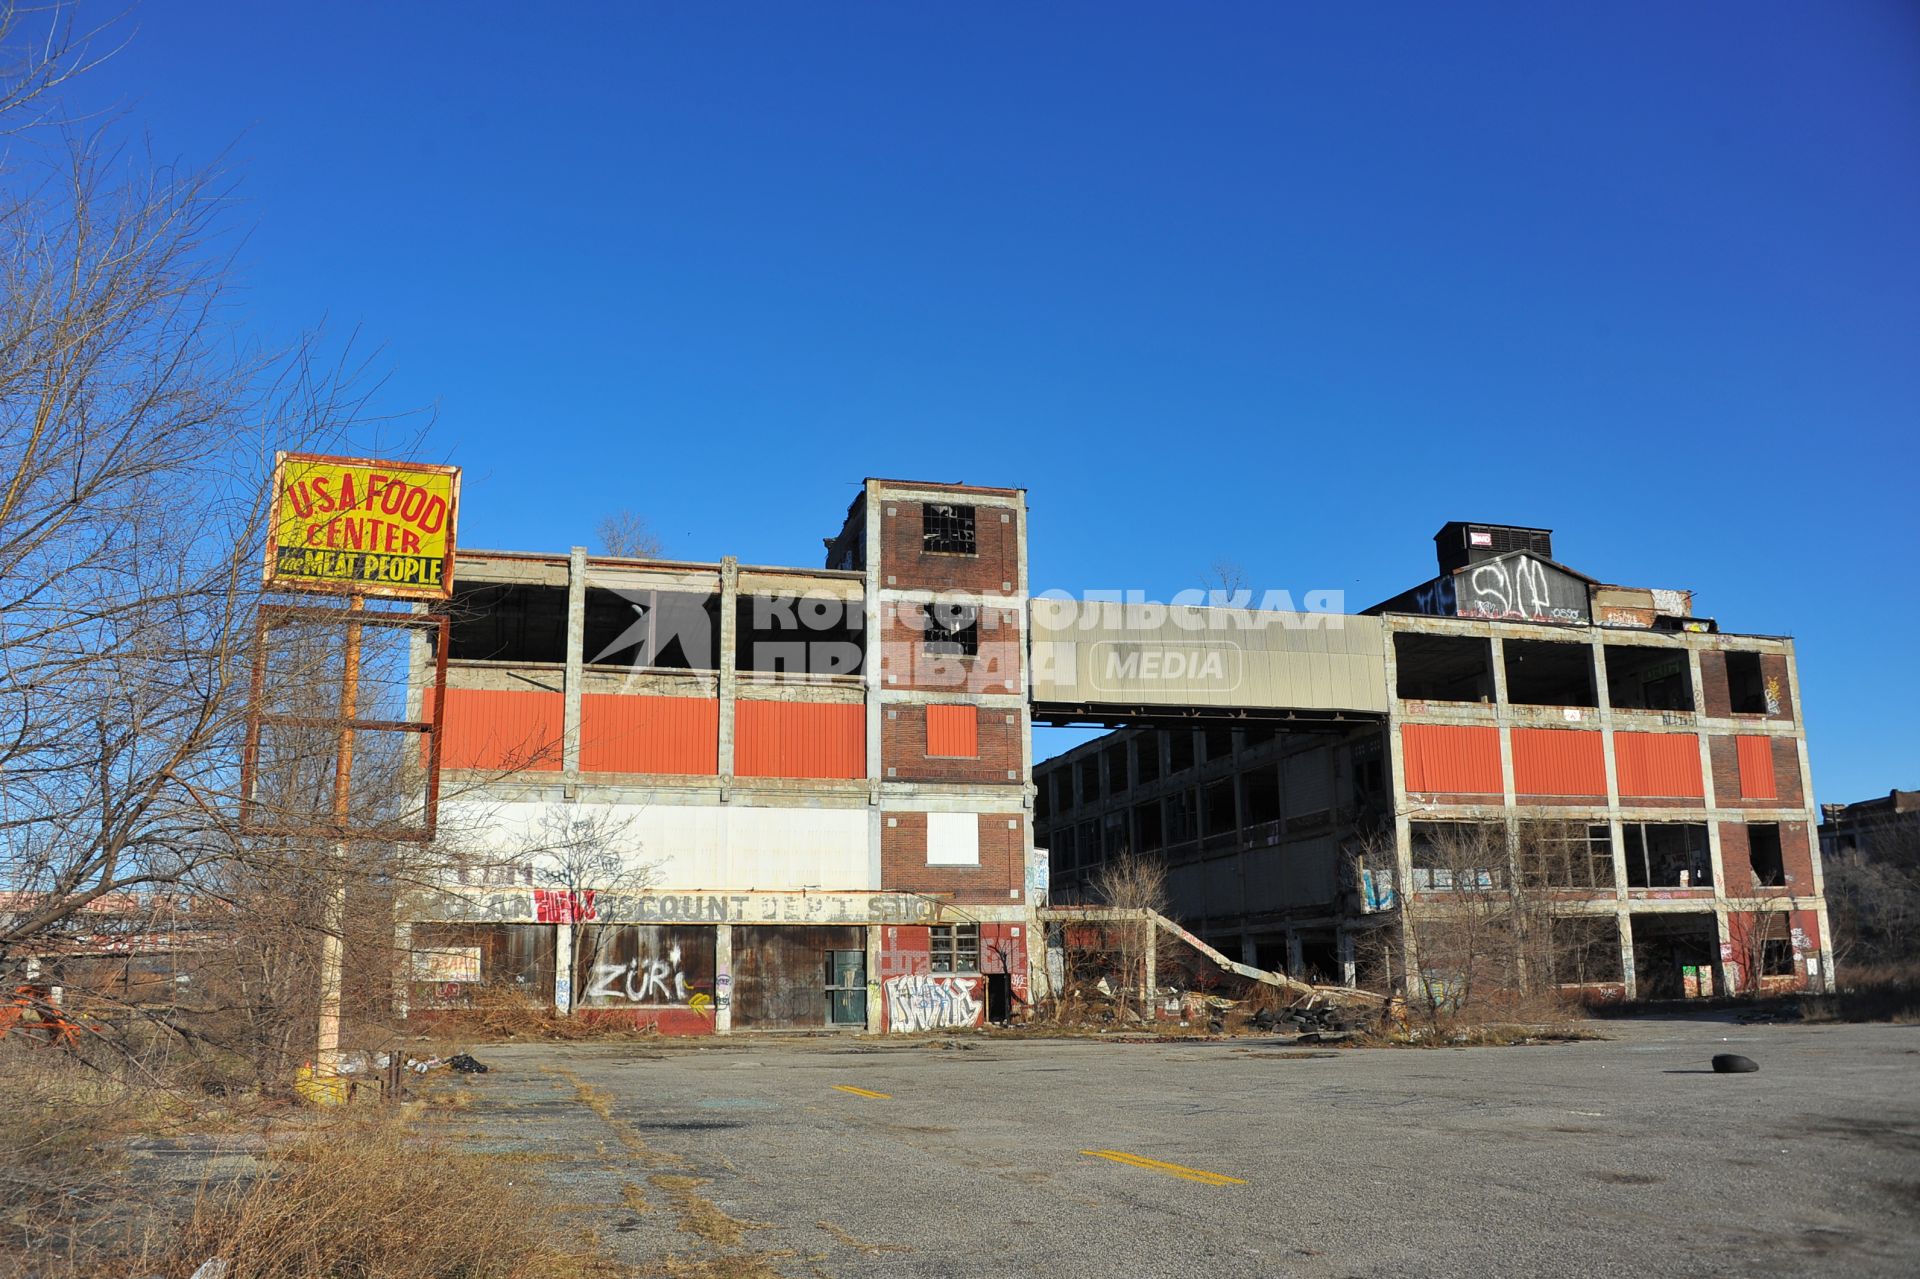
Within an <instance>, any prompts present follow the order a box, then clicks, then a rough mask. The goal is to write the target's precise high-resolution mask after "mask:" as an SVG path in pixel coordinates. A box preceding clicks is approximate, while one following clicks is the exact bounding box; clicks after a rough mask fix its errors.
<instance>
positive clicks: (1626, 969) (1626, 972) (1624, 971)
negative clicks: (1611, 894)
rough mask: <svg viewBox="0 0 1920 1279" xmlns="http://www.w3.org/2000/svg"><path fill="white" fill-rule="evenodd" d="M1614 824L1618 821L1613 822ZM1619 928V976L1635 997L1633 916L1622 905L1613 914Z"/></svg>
mask: <svg viewBox="0 0 1920 1279" xmlns="http://www.w3.org/2000/svg"><path fill="white" fill-rule="evenodd" d="M1614 825H1615V826H1618V825H1619V823H1618V822H1615V823H1614ZM1614 918H1615V920H1616V921H1617V922H1618V925H1619V929H1620V976H1621V978H1622V979H1623V980H1624V981H1625V982H1626V985H1627V998H1628V999H1633V998H1635V992H1636V991H1637V990H1638V989H1639V981H1638V979H1637V978H1636V977H1635V976H1634V972H1633V916H1632V914H1631V913H1630V912H1629V911H1627V910H1626V908H1625V907H1624V906H1622V908H1621V909H1620V910H1619V911H1618V912H1616V914H1615V915H1614Z"/></svg>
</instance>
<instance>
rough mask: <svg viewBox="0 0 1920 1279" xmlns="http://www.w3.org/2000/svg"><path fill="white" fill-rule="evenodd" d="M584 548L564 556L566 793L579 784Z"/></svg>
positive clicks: (583, 674) (584, 630)
mask: <svg viewBox="0 0 1920 1279" xmlns="http://www.w3.org/2000/svg"><path fill="white" fill-rule="evenodd" d="M586 642H587V548H586V547H584V546H576V547H574V548H573V551H572V553H571V554H570V555H569V556H568V557H567V673H566V711H565V715H566V720H565V727H564V728H563V729H562V731H561V735H560V742H561V746H560V755H561V760H560V768H561V780H562V781H563V782H564V784H565V785H566V788H567V797H568V798H569V799H571V798H573V794H574V788H575V787H577V786H579V784H580V689H581V685H582V684H583V682H584V681H585V679H586V658H585V655H584V654H583V653H582V651H581V650H582V649H583V648H584V647H585V646H586Z"/></svg>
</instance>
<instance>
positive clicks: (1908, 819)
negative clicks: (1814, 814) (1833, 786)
mask: <svg viewBox="0 0 1920 1279" xmlns="http://www.w3.org/2000/svg"><path fill="white" fill-rule="evenodd" d="M1820 814H1821V817H1822V819H1823V820H1822V821H1821V823H1820V855H1821V856H1823V857H1833V856H1835V855H1837V854H1840V853H1859V854H1860V855H1862V856H1863V857H1867V858H1870V859H1873V858H1879V859H1896V860H1901V861H1905V862H1910V863H1911V862H1920V791H1912V790H1894V791H1888V792H1887V793H1886V795H1884V796H1883V797H1881V798H1879V799H1863V800H1860V801H1859V802H1857V803H1853V804H1822V805H1821V806H1820Z"/></svg>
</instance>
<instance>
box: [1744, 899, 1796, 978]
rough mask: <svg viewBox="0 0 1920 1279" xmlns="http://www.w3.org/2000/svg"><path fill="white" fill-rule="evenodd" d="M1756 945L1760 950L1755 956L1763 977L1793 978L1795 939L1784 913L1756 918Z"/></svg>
mask: <svg viewBox="0 0 1920 1279" xmlns="http://www.w3.org/2000/svg"><path fill="white" fill-rule="evenodd" d="M1752 927H1753V930H1754V932H1755V934H1756V935H1755V937H1754V939H1753V940H1754V944H1755V945H1756V946H1757V948H1758V950H1759V954H1758V955H1757V956H1755V959H1756V961H1757V962H1758V964H1759V966H1760V976H1762V977H1791V976H1793V937H1792V933H1791V931H1790V930H1789V928H1788V925H1787V916H1786V914H1785V913H1784V912H1782V911H1770V912H1768V913H1767V914H1764V915H1756V916H1754V922H1753V925H1752Z"/></svg>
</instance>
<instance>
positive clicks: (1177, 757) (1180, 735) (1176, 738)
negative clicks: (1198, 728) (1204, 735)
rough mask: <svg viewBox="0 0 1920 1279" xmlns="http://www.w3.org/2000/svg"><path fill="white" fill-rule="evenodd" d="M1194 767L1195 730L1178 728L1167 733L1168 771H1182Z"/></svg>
mask: <svg viewBox="0 0 1920 1279" xmlns="http://www.w3.org/2000/svg"><path fill="white" fill-rule="evenodd" d="M1192 767H1193V730H1192V729H1190V728H1176V729H1172V730H1171V731H1169V732H1168V733H1167V772H1168V773H1182V772H1185V771H1186V770H1187V769H1189V768H1192Z"/></svg>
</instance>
